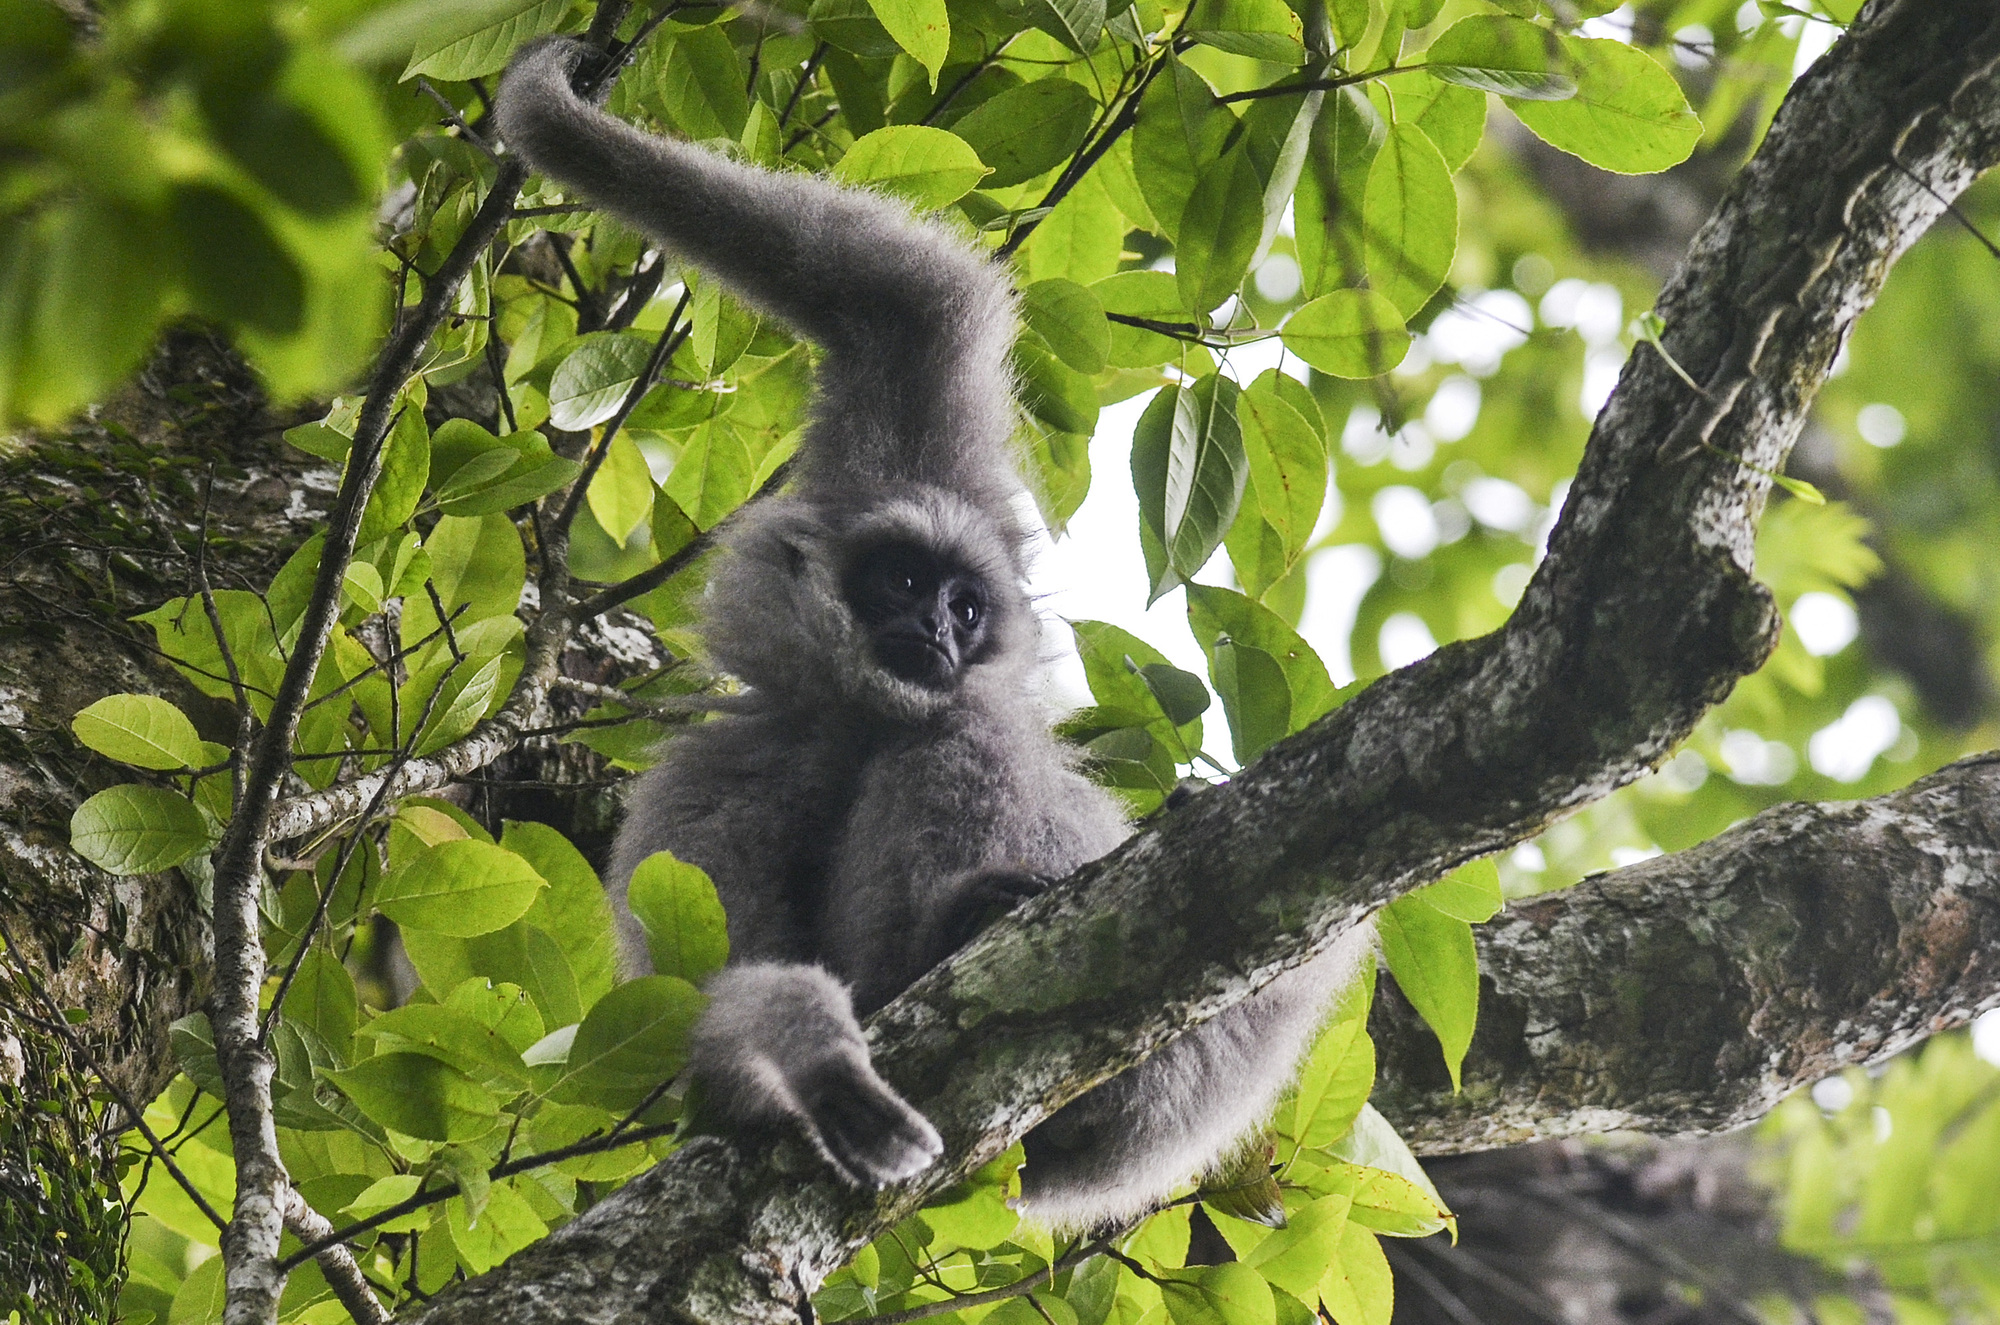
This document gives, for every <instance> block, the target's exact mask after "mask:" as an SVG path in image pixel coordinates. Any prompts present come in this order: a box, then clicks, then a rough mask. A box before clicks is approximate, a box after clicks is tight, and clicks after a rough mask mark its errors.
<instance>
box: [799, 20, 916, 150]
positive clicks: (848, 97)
mask: <svg viewBox="0 0 2000 1325" xmlns="http://www.w3.org/2000/svg"><path fill="white" fill-rule="evenodd" d="M806 19H807V22H808V23H810V24H811V26H812V30H813V35H815V36H817V37H818V38H819V39H820V40H822V41H824V42H826V43H828V44H829V45H832V46H836V47H838V48H839V49H840V50H843V51H850V52H852V53H853V54H855V55H860V56H864V57H867V58H871V59H884V58H887V57H890V56H893V55H895V54H896V53H897V52H899V51H900V50H901V49H902V47H900V46H898V45H897V44H896V39H895V38H894V37H891V36H890V35H889V30H888V29H887V28H885V27H883V26H882V20H880V19H878V18H876V17H875V11H874V9H873V7H871V6H870V5H869V3H868V0H813V3H812V8H811V9H810V10H809V11H807V15H806ZM841 68H842V62H841V61H840V60H836V59H829V60H828V62H827V72H828V73H829V74H830V75H831V76H832V79H833V83H834V87H835V88H836V89H837V90H838V92H839V96H840V104H841V108H842V109H843V110H844V111H845V112H846V114H847V118H849V120H850V121H851V122H854V123H855V124H856V127H857V128H864V129H868V130H873V129H877V128H880V127H881V125H882V114H881V100H880V98H881V93H880V91H879V90H878V88H877V86H876V84H875V83H874V82H873V81H872V80H871V79H864V78H861V77H860V73H861V71H860V70H859V69H857V70H856V77H855V78H847V77H844V76H843V74H842V72H841ZM843 84H845V86H843ZM863 93H865V94H867V95H869V96H871V97H872V98H873V99H874V102H875V109H874V112H873V114H872V116H862V117H859V118H857V117H856V111H857V110H858V108H859V102H860V97H859V96H858V95H856V94H863ZM862 120H866V121H867V122H866V123H865V124H864V123H862Z"/></svg>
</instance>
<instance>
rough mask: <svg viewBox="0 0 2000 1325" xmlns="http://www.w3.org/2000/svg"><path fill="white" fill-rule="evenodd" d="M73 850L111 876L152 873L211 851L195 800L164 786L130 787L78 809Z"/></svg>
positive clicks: (102, 794)
mask: <svg viewBox="0 0 2000 1325" xmlns="http://www.w3.org/2000/svg"><path fill="white" fill-rule="evenodd" d="M69 836H70V846H71V847H73V848H74V849H75V851H76V853H77V854H78V855H79V856H82V857H83V858H84V859H85V860H87V861H89V862H90V863H91V864H93V865H95V866H97V867H98V868H99V869H102V870H104V871H106V872H107V873H111V874H153V873H157V872H158V871H160V870H164V869H171V868H172V867H173V866H175V865H178V864H180V863H181V862H182V861H184V860H187V859H189V858H190V857H193V856H197V855H199V854H201V853H202V852H204V851H206V850H208V848H209V845H210V838H209V830H208V820H207V819H205V818H203V817H202V813H201V811H200V810H198V809H196V808H195V805H194V802H193V801H191V800H189V799H188V798H187V797H185V796H182V795H180V794H179V793H178V792H172V791H168V790H167V789H166V788H164V787H142V786H138V785H136V784H130V783H128V784H126V785H124V786H119V787H110V788H107V789H106V790H104V791H100V792H98V793H97V794H96V795H95V796H92V797H91V798H90V799H89V800H87V801H85V802H84V803H83V804H81V805H79V806H77V807H76V813H75V814H73V815H71V816H70V821H69Z"/></svg>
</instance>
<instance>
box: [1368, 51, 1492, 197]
mask: <svg viewBox="0 0 2000 1325" xmlns="http://www.w3.org/2000/svg"><path fill="white" fill-rule="evenodd" d="M1382 82H1383V85H1384V86H1385V87H1387V88H1388V89H1389V90H1390V91H1391V92H1392V93H1393V94H1394V95H1395V98H1396V117H1397V118H1398V119H1399V120H1401V121H1402V122H1404V123H1406V124H1414V125H1416V126H1417V127H1418V128H1419V129H1422V130H1423V131H1424V136H1425V137H1427V138H1429V139H1430V140H1431V143H1432V145H1433V146H1435V147H1436V148H1437V150H1438V154H1439V155H1440V156H1442V157H1444V164H1445V166H1446V168H1447V169H1449V170H1450V171H1451V173H1452V174H1454V175H1456V174H1457V173H1458V172H1459V171H1460V170H1461V169H1463V168H1464V166H1465V163H1466V162H1467V161H1470V160H1471V159H1472V154H1473V153H1474V152H1475V151H1477V150H1478V148H1479V140H1480V139H1481V138H1483V137H1484V136H1485V134H1486V94H1485V93H1483V92H1475V91H1474V90H1473V89H1471V88H1469V87H1461V86H1459V85H1458V84H1455V83H1447V82H1443V81H1441V80H1439V79H1436V78H1433V77H1431V76H1430V75H1429V74H1427V73H1423V72H1421V71H1419V72H1413V73H1407V74H1397V75H1395V76H1394V77H1391V78H1385V79H1383V80H1382Z"/></svg>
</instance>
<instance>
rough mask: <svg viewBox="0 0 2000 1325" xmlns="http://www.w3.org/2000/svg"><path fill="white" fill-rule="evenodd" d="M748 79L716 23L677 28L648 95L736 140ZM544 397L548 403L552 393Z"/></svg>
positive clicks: (677, 120)
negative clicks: (713, 25)
mask: <svg viewBox="0 0 2000 1325" xmlns="http://www.w3.org/2000/svg"><path fill="white" fill-rule="evenodd" d="M747 83H748V79H747V78H746V77H745V74H744V69H743V61H742V59H741V57H739V56H738V55H737V54H736V48H735V47H734V46H733V45H731V44H730V41H729V38H728V36H727V34H725V33H724V32H723V31H722V30H721V29H720V28H712V27H704V28H696V29H695V30H694V31H692V32H679V33H676V34H675V35H674V39H673V40H672V41H671V42H668V43H665V44H664V45H663V46H662V47H661V48H660V64H659V73H658V75H657V76H656V78H655V80H654V83H653V87H652V90H651V95H650V96H648V98H647V100H648V101H650V102H651V103H652V104H653V105H654V106H655V107H656V108H657V109H658V110H659V111H660V112H661V113H662V114H663V116H664V118H666V119H667V120H669V121H671V122H672V123H673V125H674V126H675V127H676V128H678V129H679V130H680V131H681V132H682V133H684V134H686V135H687V136H688V137H689V138H692V139H694V140H696V141H697V142H699V141H701V140H703V139H709V138H727V139H729V140H730V141H731V142H735V141H737V140H738V139H739V138H741V137H742V134H743V126H744V124H745V122H746V121H747V120H748V119H749V117H750V98H749V95H748V93H747V92H745V90H744V89H745V86H746V85H747ZM549 399H550V402H551V404H553V402H554V400H555V393H554V392H550V394H549ZM552 417H553V416H552ZM556 426H557V427H559V428H560V427H566V426H568V425H565V424H560V423H558V424H557V425H556Z"/></svg>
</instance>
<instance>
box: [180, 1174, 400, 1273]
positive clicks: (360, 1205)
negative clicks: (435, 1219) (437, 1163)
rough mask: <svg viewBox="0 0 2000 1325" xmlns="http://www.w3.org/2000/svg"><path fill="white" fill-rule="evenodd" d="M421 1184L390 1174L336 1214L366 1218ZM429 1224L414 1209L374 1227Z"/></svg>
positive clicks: (390, 1229) (385, 1228)
mask: <svg viewBox="0 0 2000 1325" xmlns="http://www.w3.org/2000/svg"><path fill="white" fill-rule="evenodd" d="M423 1185H424V1179H423V1175H422V1174H418V1173H392V1174H390V1175H389V1176H388V1177H386V1178H377V1179H376V1180H375V1181H373V1182H371V1183H369V1184H368V1185H367V1186H366V1187H364V1188H362V1190H361V1194H360V1195H359V1196H356V1197H355V1198H354V1199H353V1200H352V1201H349V1202H348V1203H347V1204H346V1205H345V1206H342V1207H341V1210H340V1213H341V1214H343V1215H346V1216H347V1217H348V1218H350V1219H366V1218H368V1217H369V1216H370V1215H375V1214H380V1213H381V1212H382V1211H384V1210H388V1209H391V1208H392V1207H395V1206H399V1205H401V1204H402V1203H403V1202H405V1201H407V1200H409V1199H410V1198H411V1197H412V1196H415V1195H416V1194H417V1192H418V1190H419V1189H421V1188H422V1187H423ZM430 1222H431V1212H430V1211H429V1210H425V1209H417V1210H412V1211H411V1212H410V1213H409V1214H406V1215H400V1216H398V1217H397V1218H395V1219H392V1220H390V1221H389V1222H388V1223H386V1224H378V1225H377V1226H376V1227H377V1228H379V1229H380V1230H381V1231H382V1232H384V1233H415V1232H418V1231H420V1230H422V1229H425V1228H428V1227H430ZM218 1259H219V1258H218Z"/></svg>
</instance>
